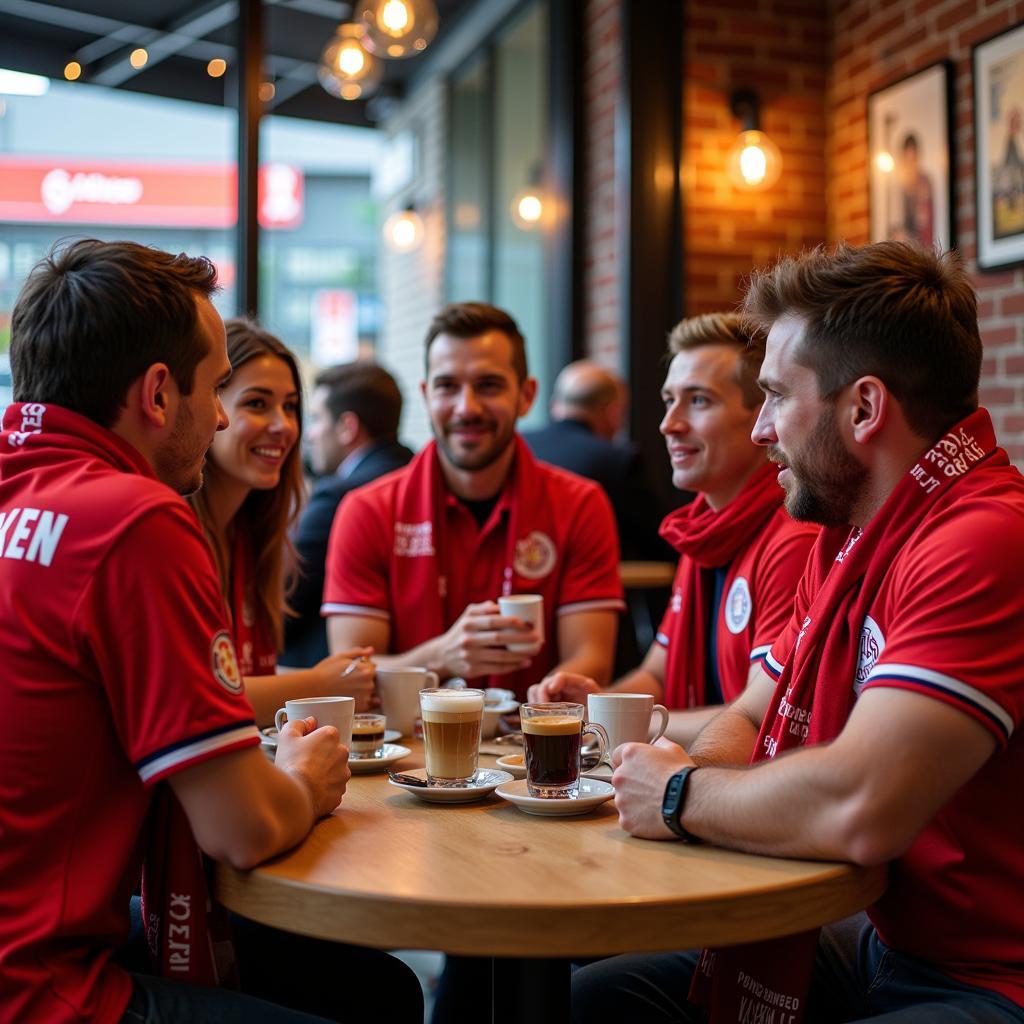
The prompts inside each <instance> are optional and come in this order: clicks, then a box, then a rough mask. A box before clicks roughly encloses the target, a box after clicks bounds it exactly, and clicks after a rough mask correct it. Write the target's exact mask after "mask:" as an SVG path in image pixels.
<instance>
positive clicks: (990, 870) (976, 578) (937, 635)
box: [765, 466, 1024, 1005]
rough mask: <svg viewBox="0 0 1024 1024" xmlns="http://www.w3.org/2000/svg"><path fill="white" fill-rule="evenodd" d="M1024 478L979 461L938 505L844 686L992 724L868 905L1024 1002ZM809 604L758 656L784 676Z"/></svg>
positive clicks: (936, 958) (896, 570) (893, 937)
mask: <svg viewBox="0 0 1024 1024" xmlns="http://www.w3.org/2000/svg"><path fill="white" fill-rule="evenodd" d="M1022 579H1024V482H1022V481H1021V477H1020V474H1019V473H1018V472H1017V471H1016V470H1014V469H1010V468H1006V467H986V466H981V467H978V468H976V469H974V470H972V472H971V473H969V474H967V475H966V476H965V477H964V478H963V479H962V480H961V481H959V482H958V483H957V485H956V487H954V488H951V489H950V490H949V491H948V492H947V493H946V494H945V495H943V496H942V497H940V498H938V499H937V500H936V501H935V504H934V507H933V508H932V509H931V510H930V511H929V513H928V514H927V516H926V517H925V519H924V520H923V522H922V523H921V525H920V526H919V527H918V529H917V531H916V532H915V533H914V535H913V537H912V539H911V541H910V543H908V544H907V545H906V546H905V547H904V548H902V550H901V551H900V553H899V555H898V556H897V558H896V559H895V560H894V561H893V563H892V567H891V569H890V571H889V573H888V575H887V577H886V579H885V581H884V582H883V584H882V587H881V589H880V591H879V593H878V595H877V597H876V600H875V601H874V602H873V604H872V606H871V608H870V610H869V612H868V614H867V616H866V618H865V620H864V623H863V626H862V627H861V633H860V644H859V653H858V660H857V665H856V666H855V668H854V674H853V678H852V679H851V680H850V685H851V686H852V687H853V688H854V690H855V691H856V692H857V693H860V692H861V691H862V690H863V689H864V688H866V687H869V686H888V687H897V688H899V689H904V690H912V691H913V692H915V693H919V694H921V695H922V696H925V697H928V698H930V699H932V700H940V701H942V702H944V703H946V704H949V705H950V706H952V707H955V708H957V709H958V710H960V711H962V712H963V713H964V714H965V715H969V716H970V717H971V718H973V719H975V721H977V722H978V723H980V724H981V725H982V726H984V727H985V728H986V729H988V730H989V731H990V732H991V733H992V735H993V737H995V739H996V741H997V743H998V744H999V746H998V749H997V750H996V752H995V753H994V754H993V755H992V757H991V758H990V759H989V760H988V762H986V764H985V765H984V766H983V767H982V768H981V770H980V771H979V772H978V773H977V774H976V775H975V776H974V777H973V778H972V779H970V780H969V781H968V782H967V783H965V784H964V786H963V787H962V788H961V789H960V790H959V792H958V793H957V794H956V795H955V796H954V797H953V798H952V799H951V800H950V801H949V802H948V803H947V804H946V806H945V807H943V808H942V809H941V810H940V811H939V813H938V814H937V815H936V816H935V817H934V818H933V819H932V820H931V821H930V822H929V823H928V825H927V826H925V828H924V829H923V831H922V832H921V833H920V835H919V836H918V837H917V839H916V840H915V842H914V844H913V845H912V846H911V847H910V849H909V850H908V851H907V852H906V853H905V854H904V855H903V856H902V857H900V858H899V859H898V860H896V861H894V862H893V864H892V865H891V867H890V875H889V878H890V881H889V887H888V889H887V890H886V892H885V894H884V895H883V896H882V898H881V900H880V901H879V902H878V904H876V905H875V906H874V907H872V908H871V910H870V916H871V919H872V920H873V921H874V923H875V925H876V927H877V928H878V932H879V935H880V936H881V938H882V939H883V940H884V941H885V942H886V943H887V944H888V945H890V946H891V947H892V948H893V949H896V950H898V951H899V952H901V953H907V954H909V955H911V956H915V957H918V958H920V959H922V960H925V961H927V962H929V963H932V964H934V965H935V966H936V967H938V968H939V969H940V970H942V971H944V972H945V973H947V974H949V975H950V976H951V977H953V978H956V979H958V980H960V981H963V982H967V983H968V984H971V985H979V986H982V987H984V988H991V989H995V990H996V991H998V992H1001V993H1002V994H1003V995H1005V996H1006V997H1007V998H1009V999H1011V1000H1013V1001H1014V1002H1015V1003H1018V1004H1019V1005H1024V924H1022V921H1024V915H1022V910H1021V893H1022V892H1024V857H1022V856H1021V850H1024V797H1022V795H1021V794H1022V789H1021V779H1024V737H1022V736H1021V734H1020V732H1018V731H1016V730H1017V727H1018V726H1019V724H1020V722H1021V719H1022V717H1024V672H1022V671H1021V662H1022V659H1024V643H1022V633H1021V614H1022V610H1024V603H1022V600H1021V580H1022ZM811 596H812V595H810V594H808V593H807V588H806V585H805V582H802V583H801V586H800V587H799V589H798V594H797V601H796V605H795V612H794V615H793V618H792V620H791V621H790V623H789V625H788V627H787V629H786V631H785V633H784V634H783V635H782V636H780V638H779V639H778V640H777V641H776V643H775V644H773V646H772V649H771V651H769V653H768V655H767V656H766V658H765V668H766V669H767V670H768V671H769V673H770V674H771V675H773V676H774V677H775V678H778V676H779V675H780V674H781V670H782V667H783V666H784V665H785V663H786V659H787V657H788V656H789V652H790V651H791V650H792V649H793V645H794V643H795V641H796V639H797V637H798V636H799V634H800V629H801V626H802V624H803V621H804V614H805V610H806V609H807V608H808V607H809V606H810V598H811Z"/></svg>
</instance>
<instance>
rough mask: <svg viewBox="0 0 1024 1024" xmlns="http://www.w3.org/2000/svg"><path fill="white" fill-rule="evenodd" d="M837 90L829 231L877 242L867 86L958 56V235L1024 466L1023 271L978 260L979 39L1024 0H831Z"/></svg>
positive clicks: (1001, 431) (1010, 20)
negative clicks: (992, 269)
mask: <svg viewBox="0 0 1024 1024" xmlns="http://www.w3.org/2000/svg"><path fill="white" fill-rule="evenodd" d="M831 14H832V33H833V64H832V72H831V74H830V82H829V89H828V107H829V114H830V124H829V136H828V138H829V144H828V154H827V158H828V162H829V166H830V167H831V169H832V174H831V175H830V187H829V197H828V198H829V236H830V238H832V239H840V238H845V239H847V240H848V241H850V242H853V243H855V244H857V243H863V242H866V241H868V238H869V224H868V185H867V173H868V172H867V163H868V128H867V95H868V93H869V92H871V91H873V90H875V89H878V88H881V87H884V86H886V85H889V84H890V83H892V82H894V81H896V80H898V79H900V78H903V77H904V76H906V75H908V74H911V73H913V72H914V71H918V70H920V69H922V68H924V67H927V66H928V65H929V64H933V63H935V61H938V60H950V61H952V62H953V73H954V76H955V78H954V83H955V104H956V109H955V129H954V130H955V137H954V143H953V144H954V149H955V152H956V175H957V177H956V183H955V190H954V196H955V209H954V219H955V223H956V234H957V242H958V246H959V248H960V251H961V253H962V254H963V256H964V259H965V261H966V263H967V267H968V269H969V270H970V271H971V273H972V279H973V281H974V284H975V287H976V288H977V290H978V312H979V320H980V324H981V331H982V340H983V341H984V343H985V361H984V365H983V369H982V394H981V399H982V402H983V403H984V404H985V405H986V406H988V408H989V409H990V410H991V411H992V413H993V416H994V418H995V423H996V431H997V434H998V436H999V438H1000V441H1001V442H1002V443H1003V445H1004V446H1005V447H1006V448H1007V449H1008V451H1009V452H1010V456H1011V458H1013V459H1014V460H1015V462H1016V463H1017V464H1018V465H1024V316H1022V314H1024V289H1022V285H1024V271H1022V270H1021V269H1013V270H1008V271H1000V272H996V273H978V272H977V270H976V262H975V223H974V125H973V100H972V89H973V86H972V77H971V76H972V69H971V46H972V45H973V44H975V43H977V42H980V41H981V40H983V39H986V38H988V37H989V36H991V35H993V34H994V33H996V32H999V31H1000V30H1002V29H1005V28H1009V27H1010V26H1011V25H1014V24H1016V23H1017V22H1019V21H1021V20H1024V2H1022V0H984V2H981V0H978V2H975V0H890V2H887V3H879V2H877V0H832V12H831Z"/></svg>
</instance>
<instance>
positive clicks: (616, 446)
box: [523, 360, 676, 561]
mask: <svg viewBox="0 0 1024 1024" xmlns="http://www.w3.org/2000/svg"><path fill="white" fill-rule="evenodd" d="M626 406H627V399H626V392H625V388H624V386H623V384H622V382H621V381H620V380H619V379H618V377H616V376H615V374H613V373H612V372H611V371H609V370H606V369H605V368H604V367H603V366H599V365H598V364H597V363H592V362H590V361H588V360H579V361H578V362H575V363H569V365H568V366H566V367H565V368H564V369H563V370H562V372H561V373H559V375H558V377H557V378H556V380H555V387H554V393H553V395H552V398H551V406H550V417H551V422H550V423H549V424H548V425H547V426H546V427H543V428H541V429H540V430H532V431H523V439H524V440H525V441H526V443H527V444H528V445H529V446H530V449H531V451H532V452H533V454H534V455H536V456H537V458H538V459H542V460H543V461H545V462H550V463H552V464H553V465H555V466H560V467H561V468H562V469H568V470H570V471H571V472H573V473H579V475H580V476H585V477H587V478H588V479H590V480H594V481H596V482H597V483H599V484H600V485H601V486H602V487H603V488H604V490H605V491H606V492H607V494H608V497H609V498H610V499H611V503H612V508H613V510H614V511H615V521H616V522H617V523H618V527H619V545H620V547H621V549H622V557H623V558H624V559H626V560H636V559H640V560H643V559H655V560H663V561H675V559H676V553H675V552H674V551H673V550H672V548H671V547H669V546H668V545H667V544H666V543H665V542H664V541H663V540H661V538H660V537H659V536H658V527H659V526H660V525H661V520H662V519H663V518H664V517H665V515H667V513H668V512H669V508H668V507H667V506H665V505H664V504H663V502H662V499H661V498H660V497H659V495H658V492H657V491H656V490H655V489H654V488H653V487H652V486H651V484H650V482H649V480H648V476H647V472H646V469H645V467H644V463H643V459H642V457H641V454H640V451H639V449H637V448H636V447H635V446H634V445H631V444H628V443H623V442H618V441H616V440H615V438H616V435H618V433H619V431H620V429H621V427H622V424H623V421H624V419H625V414H626Z"/></svg>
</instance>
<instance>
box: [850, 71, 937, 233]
mask: <svg viewBox="0 0 1024 1024" xmlns="http://www.w3.org/2000/svg"><path fill="white" fill-rule="evenodd" d="M952 87H953V71H952V65H951V64H950V62H949V61H937V62H936V63H934V64H929V65H928V66H927V67H924V68H920V69H919V70H917V71H915V72H914V73H913V74H910V75H907V76H905V77H904V78H901V79H898V80H897V81H895V82H891V83H889V84H888V85H886V86H885V87H884V88H881V89H876V90H875V91H874V92H871V93H869V94H868V99H867V116H868V187H869V200H870V201H869V211H870V237H871V241H872V242H878V241H882V240H883V239H887V238H896V239H900V240H903V241H912V242H916V243H918V244H920V245H923V246H925V247H926V248H929V249H938V250H940V251H943V250H946V249H952V248H954V247H955V245H956V218H955V216H954V209H955V207H954V183H955V181H956V173H955V164H954V154H953V123H952V114H953V102H952V101H953V96H952Z"/></svg>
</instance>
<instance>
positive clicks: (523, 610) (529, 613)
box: [498, 594, 544, 654]
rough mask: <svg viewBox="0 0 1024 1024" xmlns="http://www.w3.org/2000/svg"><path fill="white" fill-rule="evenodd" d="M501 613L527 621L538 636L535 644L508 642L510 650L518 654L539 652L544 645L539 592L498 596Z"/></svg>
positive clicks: (542, 609) (541, 598)
mask: <svg viewBox="0 0 1024 1024" xmlns="http://www.w3.org/2000/svg"><path fill="white" fill-rule="evenodd" d="M498 607H499V608H500V609H501V614H502V615H514V616H515V617H516V618H517V619H522V620H523V621H524V622H529V623H531V624H532V625H533V627H534V628H535V629H536V630H537V635H538V636H539V637H540V639H539V641H538V642H537V643H535V644H508V645H507V646H508V649H509V650H510V651H515V652H516V653H520V654H539V653H540V649H541V647H542V646H543V645H544V598H543V597H541V595H540V594H509V595H508V596H507V597H499V598H498Z"/></svg>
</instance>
